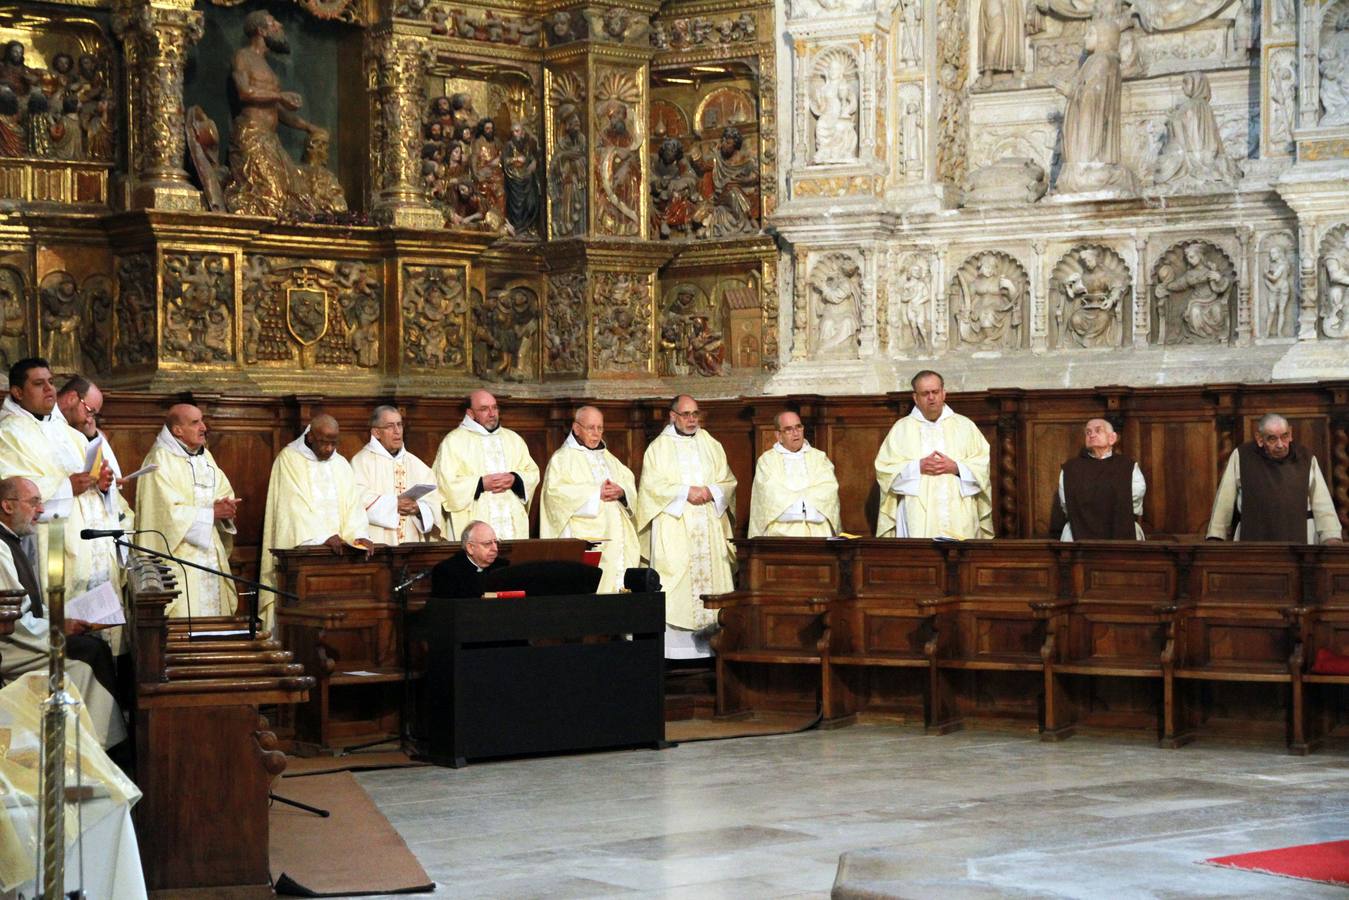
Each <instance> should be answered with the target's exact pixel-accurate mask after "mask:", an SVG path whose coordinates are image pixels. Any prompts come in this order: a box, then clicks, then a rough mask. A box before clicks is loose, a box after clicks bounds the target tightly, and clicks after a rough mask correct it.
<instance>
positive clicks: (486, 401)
mask: <svg viewBox="0 0 1349 900" xmlns="http://www.w3.org/2000/svg"><path fill="white" fill-rule="evenodd" d="M466 411H467V413H468V417H469V418H470V419H472V420H473V421H475V422H477V423H478V424H479V425H481V426H482V427H483V428H486V429H487V430H488V431H496V429H497V426H498V425H500V424H501V411H500V409H498V408H497V398H496V397H493V396H492V392H491V391H484V390H476V391H474V392H473V393H471V394H469V395H468V406H467V409H466Z"/></svg>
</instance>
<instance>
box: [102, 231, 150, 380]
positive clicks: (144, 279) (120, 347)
mask: <svg viewBox="0 0 1349 900" xmlns="http://www.w3.org/2000/svg"><path fill="white" fill-rule="evenodd" d="M116 272H117V312H116V316H117V343H116V346H115V347H114V348H113V354H112V358H113V363H114V365H115V366H117V367H119V368H120V367H127V366H140V365H144V364H146V363H153V362H155V360H156V349H157V348H156V345H155V338H156V336H157V335H158V333H159V329H158V327H157V326H156V311H155V263H154V258H153V257H152V256H151V255H150V254H149V253H137V254H134V255H132V256H122V257H118V259H117V262H116Z"/></svg>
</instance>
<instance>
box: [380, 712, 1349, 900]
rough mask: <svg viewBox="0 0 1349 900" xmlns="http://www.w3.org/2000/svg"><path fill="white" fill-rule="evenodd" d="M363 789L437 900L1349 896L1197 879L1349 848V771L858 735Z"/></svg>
mask: <svg viewBox="0 0 1349 900" xmlns="http://www.w3.org/2000/svg"><path fill="white" fill-rule="evenodd" d="M358 777H359V779H360V782H361V784H362V785H364V787H365V788H366V790H367V791H368V792H369V793H370V795H371V797H373V798H374V800H375V802H376V803H377V804H378V806H379V808H380V809H381V810H382V811H383V812H384V814H385V815H386V816H388V818H389V820H390V821H391V822H392V823H393V825H394V826H395V827H396V828H397V829H398V830H399V832H400V833H401V834H402V835H403V837H404V838H405V839H406V840H407V842H408V844H409V846H410V847H411V848H412V851H413V852H414V853H415V854H416V855H417V857H418V859H420V860H421V862H422V864H423V866H425V867H426V870H427V871H428V872H429V873H430V875H431V877H432V878H434V879H435V881H436V882H437V884H438V885H439V887H438V889H437V891H436V894H435V896H437V897H500V898H511V900H523V898H531V897H540V898H542V897H548V898H568V897H612V896H628V897H636V896H641V897H662V898H685V897H687V898H699V900H712V898H718V897H734V898H757V897H827V896H828V895H829V891H830V889H831V887H833V886H834V885H835V878H836V875H837V876H838V879H839V888H840V893H841V894H846V895H847V896H859V897H862V896H894V897H913V898H948V897H962V898H964V897H971V898H985V897H1017V898H1020V897H1083V898H1086V897H1092V898H1096V897H1109V898H1110V900H1125V898H1134V897H1139V898H1142V897H1165V898H1182V897H1215V898H1216V897H1223V898H1227V897H1252V898H1254V897H1261V898H1264V897H1291V896H1298V897H1338V898H1344V897H1345V896H1346V895H1347V894H1349V892H1346V891H1345V890H1344V889H1341V888H1335V887H1332V886H1330V885H1321V884H1315V883H1312V882H1305V881H1294V880H1289V879H1284V878H1278V877H1275V876H1270V875H1261V874H1255V873H1246V872H1238V871H1234V870H1229V869H1220V868H1215V867H1213V866H1206V865H1201V864H1200V861H1201V860H1203V859H1206V858H1208V857H1213V856H1221V855H1226V854H1232V853H1242V852H1246V851H1251V850H1261V849H1272V848H1276V847H1283V846H1291V845H1295V844H1305V843H1315V842H1319V841H1329V840H1339V839H1345V838H1349V755H1346V754H1344V753H1337V752H1325V753H1320V754H1317V755H1313V756H1309V757H1302V758H1298V757H1293V756H1288V755H1286V754H1284V753H1282V752H1281V751H1280V749H1279V748H1277V747H1271V746H1258V747H1257V746H1241V745H1231V744H1227V745H1224V744H1217V743H1213V742H1206V743H1198V744H1192V745H1190V746H1188V747H1185V748H1183V749H1181V750H1171V751H1168V750H1159V749H1157V748H1155V747H1153V746H1151V745H1150V744H1147V743H1144V742H1140V741H1133V740H1129V739H1124V738H1118V737H1110V738H1105V737H1092V736H1082V735H1079V736H1077V737H1074V738H1073V739H1071V740H1069V741H1065V742H1063V743H1061V744H1043V743H1040V742H1039V741H1038V740H1037V739H1036V737H1035V736H1034V735H1033V734H1027V733H1024V732H1019V731H1018V732H1008V731H998V730H972V731H966V732H960V733H956V734H952V735H947V736H944V737H927V736H924V735H922V734H920V733H918V732H917V731H915V730H914V729H912V728H907V727H900V726H889V725H859V726H854V727H851V728H844V729H840V730H837V731H811V732H805V733H802V734H795V735H786V736H780V737H759V738H745V739H740V740H729V741H719V742H716V741H714V742H706V743H692V744H683V745H681V746H677V747H674V748H671V749H669V750H665V751H661V752H655V751H650V750H640V751H628V752H615V753H594V754H584V755H577V756H560V757H549V758H538V759H524V760H512V761H505V762H492V763H480V764H476V765H472V766H469V767H467V768H465V769H461V770H458V771H455V770H450V769H438V768H423V769H396V770H386V771H378V772H368V773H363V774H361V775H359V776H358ZM844 853H848V856H847V858H846V862H845V864H844V866H843V869H842V870H841V871H840V867H839V858H840V855H841V854H844ZM870 892H875V893H870Z"/></svg>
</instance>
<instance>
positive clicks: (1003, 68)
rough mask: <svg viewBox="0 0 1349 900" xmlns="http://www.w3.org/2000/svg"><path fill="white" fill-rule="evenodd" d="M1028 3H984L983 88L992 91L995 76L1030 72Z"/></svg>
mask: <svg viewBox="0 0 1349 900" xmlns="http://www.w3.org/2000/svg"><path fill="white" fill-rule="evenodd" d="M1023 3H1024V0H982V3H981V4H980V10H979V86H980V87H984V88H987V87H991V86H992V84H993V75H994V73H995V72H1020V71H1022V70H1024V69H1025V68H1026V14H1025V7H1024V6H1023Z"/></svg>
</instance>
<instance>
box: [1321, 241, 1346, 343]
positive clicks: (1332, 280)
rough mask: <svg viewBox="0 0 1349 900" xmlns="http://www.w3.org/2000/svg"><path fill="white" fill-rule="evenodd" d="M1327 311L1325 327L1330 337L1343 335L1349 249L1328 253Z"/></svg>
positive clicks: (1326, 259)
mask: <svg viewBox="0 0 1349 900" xmlns="http://www.w3.org/2000/svg"><path fill="white" fill-rule="evenodd" d="M1324 266H1325V270H1326V313H1325V321H1324V323H1323V327H1324V330H1325V333H1326V334H1327V335H1328V336H1329V337H1341V336H1342V330H1343V328H1344V300H1345V294H1346V293H1349V251H1346V250H1344V249H1343V248H1341V249H1338V250H1334V251H1331V252H1330V253H1328V254H1326V258H1325V263H1324Z"/></svg>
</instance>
